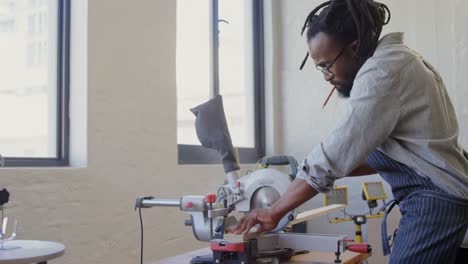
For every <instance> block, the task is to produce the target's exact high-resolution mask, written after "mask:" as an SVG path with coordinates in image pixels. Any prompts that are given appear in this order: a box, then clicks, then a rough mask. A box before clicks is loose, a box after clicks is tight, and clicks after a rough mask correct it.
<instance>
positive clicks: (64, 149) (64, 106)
mask: <svg viewBox="0 0 468 264" xmlns="http://www.w3.org/2000/svg"><path fill="white" fill-rule="evenodd" d="M70 1H71V0H58V5H57V6H58V20H57V23H58V30H57V157H56V158H33V157H8V156H5V157H3V159H4V167H63V166H68V165H69V164H70V157H69V152H70V151H69V149H70V119H69V113H70V110H69V105H70V103H69V102H70V20H71V19H70V18H71V12H70V11H71V3H70ZM0 154H1V153H0Z"/></svg>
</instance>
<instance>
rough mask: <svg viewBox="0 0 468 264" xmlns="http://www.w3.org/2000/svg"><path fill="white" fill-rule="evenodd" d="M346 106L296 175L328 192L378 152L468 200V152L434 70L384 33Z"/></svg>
mask: <svg viewBox="0 0 468 264" xmlns="http://www.w3.org/2000/svg"><path fill="white" fill-rule="evenodd" d="M348 102H349V105H348V109H347V111H346V113H345V115H344V116H343V118H342V119H341V121H340V122H339V123H338V125H337V126H336V127H335V129H334V130H333V131H332V132H331V133H330V134H329V135H328V136H327V137H326V138H325V139H324V140H323V141H322V142H321V143H320V144H319V145H318V146H316V147H315V148H314V149H313V150H312V152H311V153H310V154H309V155H308V156H307V157H306V158H305V159H304V161H303V162H302V163H301V165H300V166H299V172H298V174H297V178H299V179H304V180H306V181H307V183H309V184H310V185H311V186H312V187H314V188H315V189H317V190H319V191H321V192H326V191H328V190H329V189H330V188H331V187H333V182H334V181H335V180H336V179H338V178H342V177H345V176H346V175H349V173H350V172H351V171H352V170H353V169H355V168H356V167H357V166H358V165H359V164H360V163H361V162H363V161H364V160H365V159H366V157H367V155H368V154H369V153H370V152H372V151H373V150H375V149H379V150H380V151H382V152H383V153H384V154H386V155H387V156H389V157H390V158H392V159H394V160H396V161H398V162H400V163H403V164H405V165H407V166H409V167H410V168H412V169H413V170H415V171H416V172H417V173H418V174H419V175H421V176H422V177H427V178H429V179H430V180H432V181H433V182H434V183H435V184H436V185H437V186H439V187H440V188H442V189H443V190H445V191H447V192H448V193H450V194H453V195H455V196H457V197H460V198H465V199H468V153H466V152H465V151H464V150H463V148H462V147H461V146H460V145H459V143H458V123H457V118H456V114H455V111H454V109H453V106H452V103H451V101H450V98H449V96H448V94H447V91H446V89H445V86H444V83H443V81H442V78H441V77H440V75H439V74H438V73H437V71H436V70H435V69H434V67H432V66H431V65H430V64H429V63H428V62H427V61H425V60H424V59H423V58H422V57H421V56H420V55H419V54H418V53H416V52H415V51H413V50H411V49H409V48H408V47H406V46H405V45H404V44H403V33H391V34H388V35H386V36H384V37H383V38H382V39H381V40H380V41H379V44H378V47H377V49H376V51H375V53H374V55H373V56H372V57H371V58H369V59H368V60H367V61H366V62H365V64H364V65H363V66H362V67H361V69H360V70H359V72H358V73H357V75H356V78H355V80H354V84H353V89H352V91H351V96H350V98H349V101H348Z"/></svg>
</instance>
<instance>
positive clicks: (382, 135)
mask: <svg viewBox="0 0 468 264" xmlns="http://www.w3.org/2000/svg"><path fill="white" fill-rule="evenodd" d="M398 80H399V75H398V74H389V73H387V72H385V71H383V70H382V69H381V68H380V67H368V68H367V69H364V68H363V69H361V71H360V72H359V74H358V76H357V77H356V79H355V81H354V86H353V91H352V93H351V97H350V99H349V106H348V109H347V111H346V114H345V116H344V117H343V118H342V119H341V120H340V121H339V122H338V125H337V126H336V127H335V128H334V129H333V130H332V132H331V133H330V134H329V135H328V136H327V137H326V138H325V140H323V141H322V142H321V143H320V144H319V145H318V146H316V147H315V148H314V149H313V150H312V151H311V152H310V154H309V155H308V156H307V157H306V158H305V159H304V160H303V161H302V162H301V164H300V165H299V170H298V173H297V175H296V177H297V178H298V179H303V180H305V181H306V182H307V183H308V184H310V185H311V186H312V187H313V188H315V189H316V190H317V191H319V192H327V191H329V190H330V189H331V188H332V187H333V183H334V181H335V180H336V179H339V178H342V177H345V176H346V175H348V174H349V173H350V172H351V171H353V170H354V169H355V168H356V167H357V166H358V165H359V164H360V163H361V162H362V161H364V160H365V158H366V157H367V155H369V153H370V152H372V151H373V150H375V149H376V148H377V147H379V146H380V145H381V144H382V143H383V142H384V141H385V140H386V139H387V138H388V137H389V136H390V135H391V133H392V131H393V130H394V129H395V127H396V125H397V123H398V119H399V113H400V99H399V95H398V93H397V89H395V87H396V86H397V85H398V82H399V81H398Z"/></svg>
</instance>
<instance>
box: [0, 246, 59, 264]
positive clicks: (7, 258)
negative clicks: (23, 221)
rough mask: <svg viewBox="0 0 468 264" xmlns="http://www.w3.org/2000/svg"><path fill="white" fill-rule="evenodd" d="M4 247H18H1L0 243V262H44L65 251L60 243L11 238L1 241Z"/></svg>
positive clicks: (4, 263) (16, 263) (2, 263)
mask: <svg viewBox="0 0 468 264" xmlns="http://www.w3.org/2000/svg"><path fill="white" fill-rule="evenodd" d="M3 245H4V247H18V248H14V249H7V250H5V249H2V248H1V243H0V263H1V264H27V263H39V262H45V261H48V260H50V259H54V258H58V257H60V256H62V255H63V253H64V252H65V246H64V245H63V244H61V243H57V242H52V241H40V240H11V241H6V242H4V243H3Z"/></svg>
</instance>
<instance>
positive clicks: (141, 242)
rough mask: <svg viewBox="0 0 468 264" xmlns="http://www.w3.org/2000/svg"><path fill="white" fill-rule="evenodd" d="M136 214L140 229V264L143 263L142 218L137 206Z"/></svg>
mask: <svg viewBox="0 0 468 264" xmlns="http://www.w3.org/2000/svg"><path fill="white" fill-rule="evenodd" d="M138 214H139V215H140V231H141V241H140V247H141V249H140V264H143V218H142V217H141V207H139V208H138Z"/></svg>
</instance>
